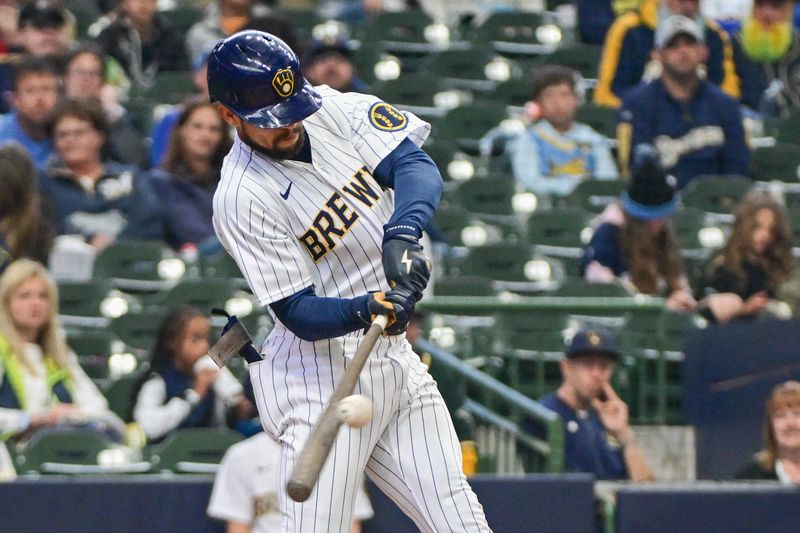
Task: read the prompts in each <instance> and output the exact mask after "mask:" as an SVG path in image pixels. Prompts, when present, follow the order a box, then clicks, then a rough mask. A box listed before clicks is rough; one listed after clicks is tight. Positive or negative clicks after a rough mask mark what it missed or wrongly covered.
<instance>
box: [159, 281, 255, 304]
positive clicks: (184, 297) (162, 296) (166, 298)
mask: <svg viewBox="0 0 800 533" xmlns="http://www.w3.org/2000/svg"><path fill="white" fill-rule="evenodd" d="M234 297H243V298H247V299H249V300H251V301H252V300H253V299H252V296H250V295H248V294H246V293H244V292H243V291H242V290H241V289H240V287H239V283H238V282H237V281H236V280H231V279H224V278H203V279H184V280H182V281H181V282H180V283H178V284H177V285H175V286H174V287H172V288H171V289H169V290H167V291H165V292H161V293H159V294H158V295H157V296H156V298H154V299H153V300H151V302H150V303H151V304H153V305H155V306H158V307H161V308H164V309H168V308H171V307H175V306H178V305H193V306H195V307H198V308H200V309H202V310H203V311H205V312H210V311H211V309H212V308H214V307H218V308H224V307H225V304H226V302H228V300H230V299H231V298H234Z"/></svg>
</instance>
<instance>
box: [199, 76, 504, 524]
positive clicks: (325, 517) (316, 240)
mask: <svg viewBox="0 0 800 533" xmlns="http://www.w3.org/2000/svg"><path fill="white" fill-rule="evenodd" d="M319 92H320V94H321V95H322V97H323V105H322V108H321V109H320V110H319V111H318V112H317V113H315V114H313V115H312V116H310V117H309V118H307V119H306V120H304V126H305V129H306V132H307V133H308V136H309V139H310V143H311V152H312V163H311V164H307V163H302V162H297V161H273V160H270V159H268V158H266V157H264V156H263V155H261V154H260V153H259V152H257V151H254V150H252V149H251V148H250V147H249V146H247V145H246V144H244V143H243V142H242V141H241V140H240V139H238V138H237V139H236V140H235V142H234V146H233V148H232V149H231V151H230V153H229V154H228V156H227V158H226V160H225V163H224V166H223V170H222V179H221V181H220V185H219V187H218V188H217V193H216V195H215V198H214V227H215V230H216V232H217V236H218V237H219V239H220V242H221V243H222V244H223V246H224V247H225V249H226V250H227V251H228V253H229V254H230V255H231V256H232V257H233V258H234V260H235V261H236V263H237V264H238V266H239V268H240V270H241V271H242V273H243V274H244V276H245V278H246V279H247V281H248V283H249V285H250V287H251V289H252V290H253V293H254V294H255V295H256V297H257V298H258V301H259V302H260V303H261V305H264V306H267V305H268V304H270V303H271V302H274V301H276V300H279V299H282V298H285V297H287V296H289V295H291V294H293V293H295V292H297V291H298V290H301V289H303V288H305V287H308V286H311V285H313V286H314V288H315V291H316V293H317V294H318V295H320V296H327V297H338V298H351V297H355V296H359V295H362V294H364V293H366V292H369V291H377V290H386V289H388V287H387V283H386V279H385V277H384V274H383V267H382V264H381V239H382V236H383V225H384V224H386V223H387V222H388V220H389V218H390V216H391V214H392V211H393V209H394V192H393V191H391V190H383V189H381V188H380V186H379V185H378V184H377V182H375V180H374V178H373V177H372V175H371V172H373V171H374V169H375V167H376V166H377V165H378V164H379V163H380V162H381V161H382V160H383V159H384V158H385V157H386V156H387V155H388V154H389V153H390V152H391V151H392V150H393V149H394V148H395V147H396V146H397V145H398V144H399V143H400V142H402V140H403V139H405V138H410V139H411V140H413V141H414V142H415V143H417V144H422V143H423V142H424V140H425V138H426V137H427V135H428V132H429V130H430V126H429V125H428V124H426V123H425V122H423V121H421V120H420V119H418V118H417V117H415V116H413V115H411V114H405V118H404V119H403V117H402V116H397V115H393V117H394V119H396V120H397V122H398V123H399V122H402V127H398V128H396V129H395V130H394V131H391V130H392V129H393V127H392V125H391V124H390V123H389V122H390V121H389V122H384V123H383V125H384V126H386V125H387V124H389V125H388V129H389V130H390V131H384V130H382V129H381V128H378V127H376V126H375V122H374V121H373V122H370V121H369V119H368V117H369V116H370V113H372V110H373V109H375V106H376V105H381V104H379V100H377V99H376V98H375V97H372V96H367V95H359V94H355V93H348V94H341V93H338V92H336V91H334V90H332V89H329V88H327V87H320V88H319ZM332 224H333V229H331V228H332V226H331V225H332ZM273 318H274V317H273ZM361 339H362V335H361V332H354V333H350V334H348V335H344V336H342V337H339V338H335V339H327V340H323V341H317V342H309V341H303V340H302V339H299V338H298V337H296V336H295V335H294V334H293V333H292V332H291V331H289V330H288V329H287V328H286V327H285V326H284V325H283V324H281V323H280V321H276V325H275V328H274V329H273V331H272V332H271V333H270V335H269V337H268V338H267V339H266V341H265V342H264V346H263V347H262V353H263V354H264V360H263V361H261V362H258V363H254V364H252V365H250V378H251V381H252V382H253V387H254V389H255V392H256V401H257V404H258V411H259V414H260V417H261V422H262V425H263V427H264V429H265V431H266V432H267V433H268V434H270V435H271V436H272V437H273V438H274V439H276V440H278V441H279V442H280V443H281V444H282V446H281V458H280V465H279V468H278V475H279V480H280V483H281V487H285V483H286V480H287V479H288V477H289V475H290V473H291V470H292V468H293V466H294V461H295V458H296V456H297V454H298V453H299V452H300V450H301V449H302V447H303V445H304V444H305V442H306V440H307V439H308V435H309V433H310V431H311V428H312V427H313V425H314V423H315V422H316V421H317V419H318V418H319V416H320V414H321V413H322V411H323V410H324V408H325V402H326V401H327V400H328V398H329V397H330V395H331V394H332V392H333V390H334V388H335V385H336V383H338V381H339V380H340V378H341V376H342V374H343V373H344V371H345V369H346V367H347V364H348V363H349V361H350V360H351V359H352V356H353V354H354V353H355V351H356V349H357V347H358V344H359V343H360V342H361ZM356 392H357V393H360V394H364V395H366V396H367V397H369V398H371V399H372V400H373V419H372V422H371V423H370V424H368V425H367V426H365V427H364V428H361V429H351V428H347V427H343V428H342V429H341V430H340V432H339V435H338V437H337V439H336V443H335V445H334V448H333V449H332V451H331V455H330V457H329V459H328V461H327V463H326V464H325V467H324V468H323V471H322V474H321V476H320V479H319V482H318V484H317V487H316V488H315V490H314V492H312V494H311V497H310V498H309V500H307V501H306V502H304V503H303V504H298V503H295V502H293V501H291V500H290V499H289V498H288V496H287V495H286V493H285V491H284V490H281V491H280V492H279V503H280V506H281V510H282V512H283V530H284V531H290V532H297V533H305V532H324V533H329V532H331V533H333V532H340V531H341V532H346V531H349V525H350V523H351V521H352V512H353V505H354V498H355V494H356V491H357V488H358V486H359V485H360V483H361V482H362V480H363V476H364V472H365V469H366V472H367V474H368V475H369V476H370V477H371V478H373V479H374V480H375V482H376V483H377V484H378V485H379V486H380V487H381V488H382V489H383V490H384V491H385V492H386V493H387V494H388V495H389V496H390V497H392V498H393V499H394V500H395V501H396V502H397V503H398V505H399V506H400V508H401V509H403V510H404V511H405V512H406V513H407V514H408V515H409V516H410V517H411V518H412V519H413V520H414V521H415V522H416V524H417V525H418V526H419V528H420V529H421V530H422V531H431V532H445V531H488V530H489V529H488V526H487V525H486V521H485V518H484V515H483V510H482V508H481V506H480V504H479V503H478V501H477V498H476V497H475V495H474V494H473V493H472V491H471V489H470V488H469V485H468V484H467V482H466V479H465V477H464V475H463V473H462V472H461V452H460V446H459V443H458V441H457V438H456V435H455V432H454V431H453V427H452V421H451V420H450V418H449V414H448V412H447V409H446V406H445V405H444V402H443V401H442V398H441V395H440V394H439V392H438V390H437V389H436V384H435V383H434V381H433V379H432V378H431V377H430V375H428V374H427V371H426V369H425V367H424V365H422V363H421V362H420V361H419V357H418V356H417V355H416V354H414V353H413V352H412V351H411V348H410V346H409V345H408V343H407V342H406V341H405V338H404V336H396V337H382V338H380V339H379V340H378V342H377V344H376V347H375V349H374V350H373V354H372V356H371V357H370V359H369V360H368V361H367V364H366V365H365V368H364V370H363V371H362V373H361V377H360V380H359V383H358V386H357V387H356Z"/></svg>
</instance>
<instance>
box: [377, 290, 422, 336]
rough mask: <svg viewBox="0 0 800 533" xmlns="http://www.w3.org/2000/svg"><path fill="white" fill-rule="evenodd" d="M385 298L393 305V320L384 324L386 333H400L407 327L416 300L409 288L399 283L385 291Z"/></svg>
mask: <svg viewBox="0 0 800 533" xmlns="http://www.w3.org/2000/svg"><path fill="white" fill-rule="evenodd" d="M385 299H386V301H388V302H390V303H392V304H394V307H395V313H394V316H395V321H394V323H393V324H391V325H389V326H386V333H387V335H400V334H401V333H403V332H404V331H405V330H406V328H408V322H409V320H411V315H413V314H414V306H415V305H416V304H417V301H418V300H417V298H416V297H415V296H414V294H413V293H412V292H411V291H410V290H408V289H406V288H404V287H401V286H399V285H398V286H397V287H395V288H394V289H392V290H390V291H388V292H386V294H385Z"/></svg>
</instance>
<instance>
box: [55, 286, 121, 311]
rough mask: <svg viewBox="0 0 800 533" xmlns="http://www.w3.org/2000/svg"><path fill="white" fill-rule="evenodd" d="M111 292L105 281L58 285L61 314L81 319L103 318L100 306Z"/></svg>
mask: <svg viewBox="0 0 800 533" xmlns="http://www.w3.org/2000/svg"><path fill="white" fill-rule="evenodd" d="M110 291H111V283H110V282H109V281H108V280H105V279H93V280H91V281H88V282H78V281H69V282H67V281H62V282H59V283H58V307H59V314H61V315H72V316H80V317H101V316H102V314H101V312H100V304H101V302H102V301H103V300H104V299H105V298H106V297H107V296H108V293H109V292H110Z"/></svg>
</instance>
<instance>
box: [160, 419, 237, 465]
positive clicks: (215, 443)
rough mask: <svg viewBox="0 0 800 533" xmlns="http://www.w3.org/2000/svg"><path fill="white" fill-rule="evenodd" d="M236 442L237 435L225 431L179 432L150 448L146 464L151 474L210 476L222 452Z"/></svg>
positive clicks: (191, 430) (223, 453)
mask: <svg viewBox="0 0 800 533" xmlns="http://www.w3.org/2000/svg"><path fill="white" fill-rule="evenodd" d="M240 440H242V436H241V435H240V434H239V433H236V432H235V431H232V430H230V429H225V428H191V429H179V430H177V431H174V432H172V433H170V434H169V435H167V437H166V438H165V439H164V441H163V442H160V443H158V444H155V445H153V446H152V447H151V448H150V450H149V452H150V462H151V463H152V465H153V471H155V472H163V471H169V472H174V473H177V474H192V473H195V474H196V473H211V472H214V471H216V469H217V467H218V465H219V463H220V461H221V460H222V456H223V455H225V451H226V450H227V449H228V448H229V447H230V446H231V445H232V444H235V443H237V442H239V441H240Z"/></svg>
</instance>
